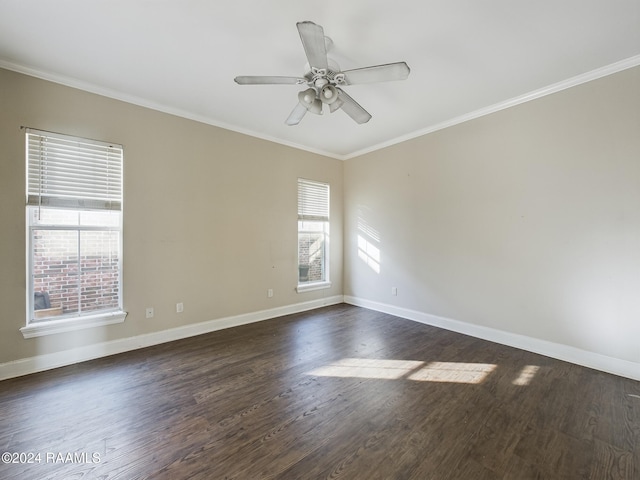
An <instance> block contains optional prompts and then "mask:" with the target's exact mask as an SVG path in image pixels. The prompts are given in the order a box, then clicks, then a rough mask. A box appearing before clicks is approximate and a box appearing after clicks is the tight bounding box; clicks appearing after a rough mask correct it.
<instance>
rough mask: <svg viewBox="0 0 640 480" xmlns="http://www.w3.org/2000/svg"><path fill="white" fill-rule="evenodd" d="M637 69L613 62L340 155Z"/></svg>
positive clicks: (630, 61)
mask: <svg viewBox="0 0 640 480" xmlns="http://www.w3.org/2000/svg"><path fill="white" fill-rule="evenodd" d="M638 65H640V55H636V56H634V57H630V58H626V59H624V60H621V61H619V62H615V63H612V64H610V65H607V66H604V67H601V68H597V69H595V70H592V71H590V72H586V73H583V74H580V75H576V76H575V77H571V78H568V79H566V80H563V81H561V82H558V83H554V84H552V85H549V86H546V87H543V88H540V89H538V90H534V91H532V92H529V93H525V94H524V95H520V96H518V97H514V98H511V99H509V100H505V101H504V102H499V103H496V104H494V105H490V106H488V107H484V108H481V109H479V110H475V111H473V112H469V113H466V114H464V115H460V116H459V117H455V118H452V119H450V120H445V121H444V122H441V123H438V124H436V125H431V126H429V127H426V128H423V129H420V130H416V131H415V132H412V133H408V134H406V135H402V136H400V137H396V138H394V139H391V140H388V141H386V142H382V143H378V144H376V145H372V146H371V147H368V148H365V149H362V150H358V151H357V152H353V153H350V154H348V155H344V158H343V159H344V160H349V159H352V158H356V157H359V156H362V155H365V154H367V153H371V152H375V151H376V150H380V149H383V148H386V147H390V146H392V145H397V144H398V143H402V142H406V141H407V140H411V139H413V138H417V137H422V136H424V135H428V134H430V133H434V132H437V131H438V130H443V129H445V128H449V127H453V126H454V125H459V124H461V123H464V122H468V121H470V120H475V119H476V118H480V117H484V116H485V115H491V114H492V113H496V112H499V111H500V110H505V109H507V108H511V107H515V106H516V105H520V104H522V103H526V102H530V101H532V100H537V99H538V98H542V97H545V96H547V95H551V94H553V93H558V92H561V91H562V90H566V89H569V88H572V87H576V86H578V85H581V84H583V83H587V82H591V81H593V80H597V79H599V78H602V77H606V76H608V75H613V74H614V73H618V72H621V71H623V70H627V69H629V68H633V67H637V66H638Z"/></svg>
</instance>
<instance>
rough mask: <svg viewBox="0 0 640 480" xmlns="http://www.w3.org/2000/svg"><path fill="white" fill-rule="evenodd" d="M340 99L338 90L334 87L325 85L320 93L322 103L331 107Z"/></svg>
mask: <svg viewBox="0 0 640 480" xmlns="http://www.w3.org/2000/svg"><path fill="white" fill-rule="evenodd" d="M337 99H338V90H336V87H334V86H333V85H325V86H324V87H323V88H322V90H321V91H320V100H321V101H322V103H326V104H327V105H331V104H332V103H333V102H335V101H336V100H337Z"/></svg>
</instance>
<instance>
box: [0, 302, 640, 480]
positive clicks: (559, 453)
mask: <svg viewBox="0 0 640 480" xmlns="http://www.w3.org/2000/svg"><path fill="white" fill-rule="evenodd" d="M0 452H9V453H10V454H11V453H13V454H14V455H13V457H12V458H9V460H10V461H13V460H16V462H17V463H0V478H2V479H6V480H9V479H16V480H29V479H37V480H41V479H65V480H69V479H105V480H106V479H125V480H131V479H141V478H153V479H207V480H210V479H240V480H245V479H247V480H253V479H261V478H272V479H305V480H306V479H334V480H335V479H347V480H353V479H367V480H371V479H419V480H424V479H437V480H447V479H464V480H467V479H469V480H483V479H505V480H506V479H514V480H526V479H620V480H637V479H640V382H636V381H632V380H629V379H624V378H621V377H616V376H614V375H608V374H605V373H601V372H597V371H594V370H590V369H587V368H582V367H579V366H575V365H572V364H568V363H564V362H560V361H557V360H553V359H550V358H546V357H542V356H539V355H535V354H532V353H528V352H524V351H521V350H517V349H513V348H509V347H505V346H501V345H497V344H494V343H491V342H486V341H483V340H478V339H474V338H471V337H467V336H464V335H460V334H456V333H452V332H448V331H445V330H440V329H437V328H434V327H429V326H425V325H421V324H417V323H414V322H411V321H408V320H403V319H399V318H397V317H393V316H390V315H386V314H382V313H378V312H374V311H370V310H366V309H362V308H358V307H353V306H349V305H336V306H332V307H327V308H322V309H318V310H314V311H310V312H306V313H301V314H296V315H290V316H287V317H281V318H277V319H273V320H268V321H264V322H260V323H256V324H252V325H246V326H242V327H237V328H233V329H228V330H224V331H219V332H214V333H211V334H207V335H202V336H198V337H194V338H190V339H185V340H180V341H177V342H172V343H168V344H164V345H159V346H156V347H151V348H146V349H142V350H137V351H134V352H128V353H124V354H120V355H115V356H112V357H107V358H102V359H98V360H95V361H91V362H85V363H82V364H78V365H72V366H69V367H64V368H59V369H56V370H51V371H47V372H42V373H38V374H34V375H30V376H26V377H22V378H16V379H11V380H6V381H3V382H0ZM20 453H22V454H26V455H31V458H27V456H26V455H23V456H22V458H20V457H17V456H16V454H20ZM37 454H40V457H39V460H38V458H37V457H36V455H37ZM3 460H7V458H5V457H3ZM28 460H31V461H32V463H21V462H24V461H28Z"/></svg>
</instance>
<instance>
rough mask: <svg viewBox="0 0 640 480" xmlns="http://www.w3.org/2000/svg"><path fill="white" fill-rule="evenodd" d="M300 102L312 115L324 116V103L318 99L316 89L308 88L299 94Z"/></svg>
mask: <svg viewBox="0 0 640 480" xmlns="http://www.w3.org/2000/svg"><path fill="white" fill-rule="evenodd" d="M298 101H299V102H300V104H301V105H304V107H305V108H306V109H307V110H308V111H310V112H311V113H315V114H316V115H322V102H321V101H320V99H318V98H317V92H316V91H315V89H313V88H307V89H306V90H303V91H302V92H300V93H298Z"/></svg>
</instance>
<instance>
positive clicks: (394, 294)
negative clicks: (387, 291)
mask: <svg viewBox="0 0 640 480" xmlns="http://www.w3.org/2000/svg"><path fill="white" fill-rule="evenodd" d="M391 295H393V296H394V297H397V296H398V287H391Z"/></svg>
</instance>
